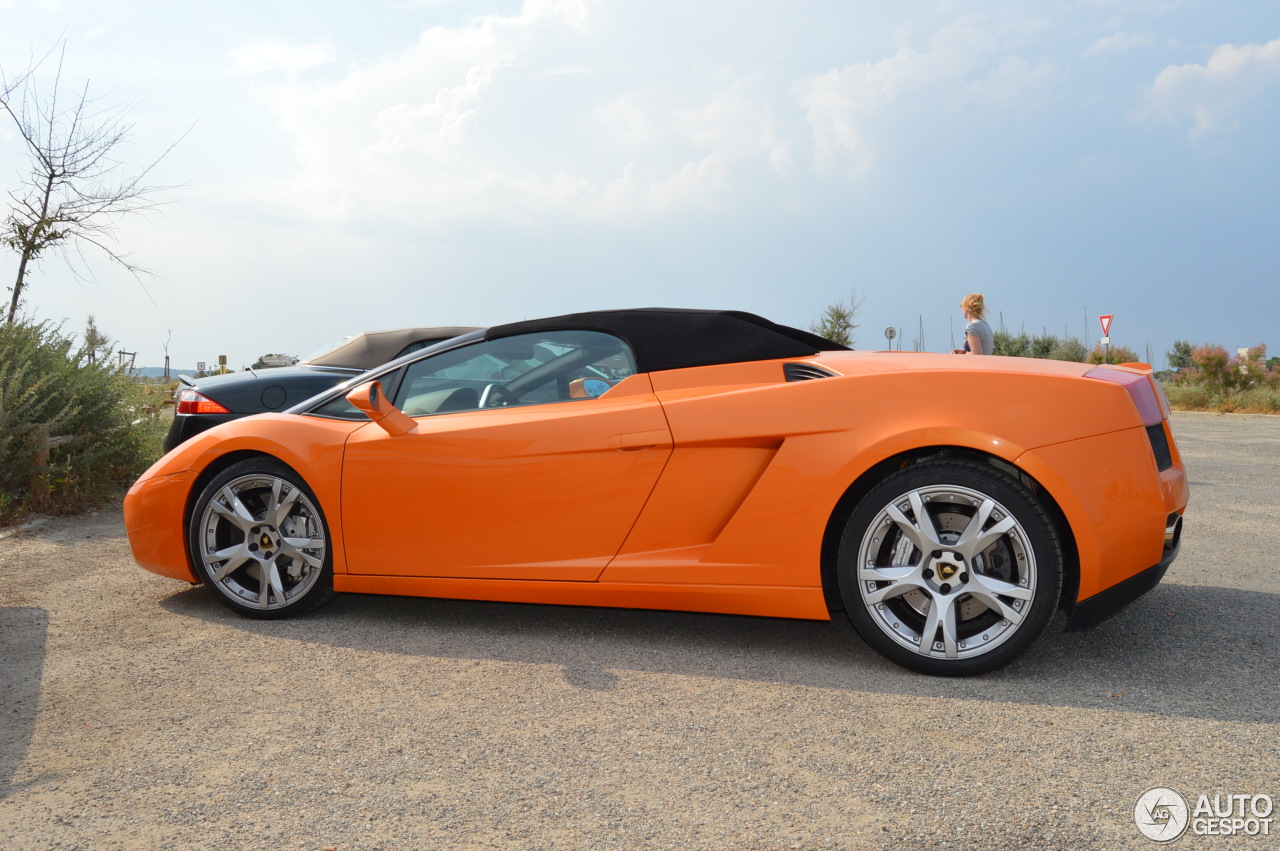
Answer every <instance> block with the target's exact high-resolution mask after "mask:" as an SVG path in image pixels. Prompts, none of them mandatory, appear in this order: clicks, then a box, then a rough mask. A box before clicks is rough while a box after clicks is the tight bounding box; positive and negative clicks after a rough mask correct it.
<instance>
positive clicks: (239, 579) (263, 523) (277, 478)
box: [189, 458, 334, 618]
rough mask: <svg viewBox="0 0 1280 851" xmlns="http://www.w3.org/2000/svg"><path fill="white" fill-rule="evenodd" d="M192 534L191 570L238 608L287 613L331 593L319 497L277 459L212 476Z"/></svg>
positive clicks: (249, 612) (254, 613)
mask: <svg viewBox="0 0 1280 851" xmlns="http://www.w3.org/2000/svg"><path fill="white" fill-rule="evenodd" d="M189 535H190V551H191V556H192V561H193V563H194V567H195V570H196V573H197V574H198V575H199V576H200V578H201V579H202V580H203V581H204V582H205V584H206V585H208V586H209V587H210V588H212V589H213V590H214V591H215V592H216V593H217V596H218V599H219V600H221V601H222V602H223V603H224V604H225V605H226V606H228V607H229V608H230V609H232V610H233V611H236V612H239V613H240V614H242V615H246V616H248V617H254V618H283V617H289V616H291V615H296V614H301V613H302V612H306V611H310V610H311V609H314V608H316V607H317V606H320V605H322V604H324V603H326V602H328V601H329V600H331V599H332V598H333V596H334V591H333V567H332V559H331V556H330V552H329V531H328V525H327V524H326V522H325V519H324V514H323V513H322V512H321V510H320V505H319V501H318V500H317V499H316V497H315V494H314V493H312V492H311V489H310V488H309V487H307V484H306V482H304V481H303V480H302V478H301V477H300V476H299V475H298V474H297V473H295V472H294V471H293V470H291V469H290V468H289V467H287V466H285V465H284V464H281V463H280V462H278V461H274V460H271V459H266V458H263V459H250V460H246V461H241V462H239V463H237V464H233V465H232V466H230V467H228V468H227V469H225V470H223V471H222V472H221V473H219V474H218V475H217V476H215V477H214V478H213V479H212V480H211V481H210V482H209V484H208V485H207V486H206V487H205V489H204V490H203V492H201V494H200V497H199V499H198V500H197V501H196V504H195V510H194V511H193V512H192V515H191V522H190V529H189Z"/></svg>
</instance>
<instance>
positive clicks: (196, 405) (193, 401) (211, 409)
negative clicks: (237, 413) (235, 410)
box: [175, 390, 231, 414]
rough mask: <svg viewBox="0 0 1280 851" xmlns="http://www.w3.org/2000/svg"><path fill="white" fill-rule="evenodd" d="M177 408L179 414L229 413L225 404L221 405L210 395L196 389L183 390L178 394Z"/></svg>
mask: <svg viewBox="0 0 1280 851" xmlns="http://www.w3.org/2000/svg"><path fill="white" fill-rule="evenodd" d="M175 410H176V411H177V412H178V413H179V414H229V413H231V411H229V410H227V407H226V406H225V405H221V404H219V403H217V402H215V401H213V400H212V399H210V398H209V397H208V396H205V395H203V394H201V393H197V392H196V391H195V390H183V391H182V392H181V393H179V394H178V404H177V407H176V408H175Z"/></svg>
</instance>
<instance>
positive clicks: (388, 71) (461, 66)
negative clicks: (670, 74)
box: [244, 0, 791, 223]
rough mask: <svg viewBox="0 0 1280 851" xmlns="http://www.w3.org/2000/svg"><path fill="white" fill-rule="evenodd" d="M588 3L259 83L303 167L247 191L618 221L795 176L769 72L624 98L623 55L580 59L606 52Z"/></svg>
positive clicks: (534, 5) (350, 208) (444, 33)
mask: <svg viewBox="0 0 1280 851" xmlns="http://www.w3.org/2000/svg"><path fill="white" fill-rule="evenodd" d="M588 11H589V10H588V9H587V6H586V4H584V3H581V2H570V0H527V2H526V3H525V4H524V7H523V8H522V10H521V11H520V12H519V13H518V14H515V15H510V16H503V15H489V16H486V17H483V18H478V19H472V20H471V21H469V22H468V23H466V24H462V25H459V26H454V27H433V28H431V29H428V30H426V31H425V32H423V33H422V34H421V36H420V37H419V38H418V39H417V40H416V42H415V43H414V44H412V45H411V46H409V47H408V48H406V49H404V50H402V51H400V52H398V53H396V54H395V55H392V56H389V57H386V58H384V59H382V60H380V61H378V62H376V63H373V64H370V65H366V66H360V67H356V68H354V69H352V70H350V71H349V72H347V73H345V74H343V75H342V76H340V77H338V78H331V79H327V80H326V79H313V78H309V77H303V78H289V79H285V80H283V81H276V82H275V83H269V84H257V85H255V92H256V94H257V95H258V96H259V97H260V98H261V99H263V100H264V101H265V103H266V105H267V107H268V109H269V110H270V111H271V112H272V113H273V114H274V115H275V116H276V119H277V121H278V123H279V126H280V127H281V128H282V129H283V130H284V132H286V133H287V134H288V135H289V137H290V138H291V139H292V140H293V150H294V152H295V155H296V157H297V160H298V167H297V169H296V170H295V171H294V172H293V173H292V174H290V175H288V176H286V177H271V178H259V179H257V180H254V181H252V182H251V183H249V184H248V185H246V186H245V187H244V192H245V193H246V194H247V195H248V196H249V198H250V199H251V200H252V201H253V202H254V203H255V204H266V203H274V204H276V205H280V206H284V207H288V208H291V209H294V210H297V211H299V212H302V213H304V214H305V215H307V216H309V217H312V218H319V219H325V220H334V221H336V220H340V219H344V218H351V217H362V218H369V217H379V216H390V217H395V218H398V219H400V220H402V221H404V220H410V221H415V222H421V223H426V222H430V221H436V220H440V219H446V218H448V219H455V218H459V217H467V216H486V217H498V218H506V219H512V220H516V221H529V220H531V219H532V218H533V217H536V216H538V215H541V214H544V213H546V212H549V211H559V212H564V213H568V214H571V215H577V216H587V217H592V218H607V219H614V218H618V217H626V216H634V215H639V216H644V215H649V214H655V213H663V212H670V211H672V210H677V209H685V208H690V207H696V208H706V207H714V206H716V205H718V204H722V203H724V199H725V198H726V197H728V196H729V195H730V194H731V193H732V192H733V191H734V190H735V187H737V186H739V185H740V184H741V183H743V182H745V181H743V180H740V179H739V178H740V176H741V175H742V174H743V173H746V172H755V171H759V170H761V169H763V170H765V171H766V172H767V173H769V174H773V175H775V176H776V175H779V174H783V173H785V172H786V170H787V169H788V167H789V165H790V162H791V152H790V144H789V143H788V141H786V140H785V139H784V138H783V137H782V134H781V133H780V132H779V131H778V129H777V127H776V126H775V119H774V116H773V113H772V112H771V110H770V108H769V105H768V104H767V103H766V102H765V98H764V96H763V94H761V93H760V92H758V91H756V88H757V84H758V81H757V80H755V79H754V78H752V77H750V76H746V77H736V78H734V77H732V76H730V78H729V80H728V82H725V81H724V80H722V79H720V76H721V75H719V74H711V73H708V75H706V76H705V77H704V78H702V79H698V80H692V81H690V84H689V86H688V87H687V88H681V89H679V90H677V91H673V90H671V89H670V88H669V87H666V86H649V87H645V88H639V89H631V90H625V89H624V90H623V93H621V94H618V93H617V89H618V86H619V83H620V82H623V83H625V80H626V79H627V74H626V73H625V72H620V71H619V67H618V66H617V65H615V66H611V67H610V68H609V69H607V71H606V73H603V74H602V72H601V71H600V70H599V69H598V68H597V67H595V66H594V65H593V66H591V67H589V66H587V65H585V64H578V63H575V62H574V60H575V59H576V58H580V57H581V56H594V57H595V59H597V60H598V56H596V55H595V54H593V51H594V50H595V49H596V48H597V46H596V45H593V44H590V43H588V40H587V38H586V33H587V31H588V28H589V25H590V24H591V17H590V15H589V14H588ZM245 64H248V63H247V62H246V63H245ZM623 67H624V68H627V67H629V66H628V65H626V64H625V63H624V65H623ZM540 68H550V69H552V70H550V71H542V72H538V71H535V70H534V69H540ZM602 77H604V78H607V79H602ZM620 77H621V79H620Z"/></svg>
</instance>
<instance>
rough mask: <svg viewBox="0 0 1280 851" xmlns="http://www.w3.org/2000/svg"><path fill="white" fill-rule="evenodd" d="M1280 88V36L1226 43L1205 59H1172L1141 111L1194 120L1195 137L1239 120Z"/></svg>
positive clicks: (1147, 114) (1174, 119)
mask: <svg viewBox="0 0 1280 851" xmlns="http://www.w3.org/2000/svg"><path fill="white" fill-rule="evenodd" d="M1277 88H1280V39H1276V40H1275V41H1271V42H1268V43H1266V44H1245V45H1241V46H1239V47H1237V46H1235V45H1232V44H1224V45H1222V46H1221V47H1219V48H1218V49H1217V50H1215V51H1214V52H1213V55H1212V56H1211V57H1210V58H1209V61H1208V62H1206V63H1205V64H1203V65H1196V64H1190V65H1170V66H1168V67H1167V68H1165V69H1164V70H1163V71H1161V72H1160V74H1159V75H1158V76H1157V77H1156V79H1155V82H1154V83H1152V85H1151V87H1150V88H1149V89H1147V90H1146V91H1145V92H1144V93H1143V103H1142V105H1141V106H1140V107H1139V108H1138V110H1137V111H1136V113H1135V115H1136V117H1138V118H1140V119H1147V120H1153V121H1164V122H1169V123H1174V124H1186V123H1190V124H1191V130H1190V135H1191V137H1192V138H1193V139H1196V140H1203V139H1205V138H1207V137H1209V136H1211V135H1213V134H1215V133H1220V132H1226V131H1231V130H1234V129H1236V128H1237V127H1238V126H1239V120H1240V114H1241V112H1243V111H1244V109H1245V108H1246V107H1247V106H1249V105H1250V104H1251V103H1253V102H1254V101H1256V100H1258V99H1260V98H1261V97H1263V96H1264V95H1265V94H1266V93H1267V92H1268V91H1272V90H1275V89H1277Z"/></svg>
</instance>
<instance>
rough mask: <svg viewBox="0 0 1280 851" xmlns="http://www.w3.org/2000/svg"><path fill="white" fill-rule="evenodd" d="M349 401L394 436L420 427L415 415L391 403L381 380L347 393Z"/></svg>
mask: <svg viewBox="0 0 1280 851" xmlns="http://www.w3.org/2000/svg"><path fill="white" fill-rule="evenodd" d="M347 401H348V402H350V403H351V404H353V405H355V406H356V407H357V408H359V409H360V410H362V411H364V413H365V416H367V417H368V418H369V419H371V420H373V421H374V422H375V423H377V424H378V425H379V426H381V427H382V430H383V431H385V432H386V433H387V434H389V435H391V436H392V437H399V436H400V435H402V434H408V433H409V432H411V431H415V430H416V429H417V428H418V424H417V423H416V422H414V421H413V417H410V416H409V415H408V414H406V413H405V412H404V411H402V410H400V409H399V408H397V407H396V406H395V405H393V404H391V400H390V399H388V398H387V397H386V395H384V394H383V392H382V382H380V381H370V382H368V383H366V384H361V385H360V386H359V387H357V388H356V389H355V390H352V391H351V392H350V393H348V394H347Z"/></svg>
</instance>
